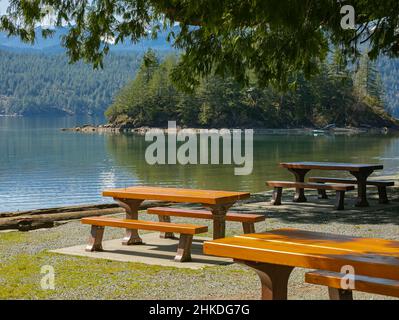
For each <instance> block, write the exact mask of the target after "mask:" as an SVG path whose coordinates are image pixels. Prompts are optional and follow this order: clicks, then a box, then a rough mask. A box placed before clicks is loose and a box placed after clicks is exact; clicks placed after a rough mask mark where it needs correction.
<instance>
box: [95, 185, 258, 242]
mask: <svg viewBox="0 0 399 320" xmlns="http://www.w3.org/2000/svg"><path fill="white" fill-rule="evenodd" d="M102 195H103V196H105V197H113V198H114V200H115V201H116V202H117V203H118V204H119V205H120V206H121V207H123V208H124V209H125V210H126V219H133V220H137V218H138V208H139V206H140V204H141V203H142V202H143V201H144V200H161V201H170V202H188V203H199V204H202V205H203V206H205V207H208V208H209V209H210V211H211V212H212V215H213V238H214V239H219V238H224V236H225V232H226V231H225V229H226V213H227V210H228V209H229V208H230V207H231V206H232V205H233V204H234V203H235V202H236V201H238V200H242V199H247V198H249V196H250V194H249V193H248V192H232V191H219V190H199V189H180V188H163V187H147V186H137V187H128V188H120V189H109V190H104V191H103V193H102ZM126 232H127V234H126V237H127V238H129V239H130V240H128V241H127V244H133V243H141V239H140V237H139V235H138V232H137V230H126Z"/></svg>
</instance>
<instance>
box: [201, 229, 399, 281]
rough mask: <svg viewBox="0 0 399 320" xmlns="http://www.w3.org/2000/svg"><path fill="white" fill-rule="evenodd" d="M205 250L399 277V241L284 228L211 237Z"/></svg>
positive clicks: (375, 275) (249, 259)
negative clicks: (221, 237) (233, 235)
mask: <svg viewBox="0 0 399 320" xmlns="http://www.w3.org/2000/svg"><path fill="white" fill-rule="evenodd" d="M204 252H205V253H206V254H210V255H216V256H222V257H229V258H233V259H236V260H246V261H255V262H264V263H271V264H278V265H286V266H292V267H302V268H311V269H321V270H328V271H333V272H340V271H341V268H342V267H343V266H345V265H350V266H353V267H354V268H355V272H356V273H358V274H361V275H365V276H371V277H382V276H383V277H384V278H387V279H392V280H399V241H391V240H384V239H367V238H355V237H347V236H339V235H331V234H324V233H317V232H309V231H300V230H295V229H281V230H275V231H272V232H265V233H260V234H249V235H243V236H238V237H232V238H224V239H218V240H215V241H207V242H205V243H204Z"/></svg>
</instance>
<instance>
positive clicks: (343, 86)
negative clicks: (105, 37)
mask: <svg viewBox="0 0 399 320" xmlns="http://www.w3.org/2000/svg"><path fill="white" fill-rule="evenodd" d="M177 59H178V57H177V56H175V55H170V56H168V57H166V58H165V59H164V60H163V61H160V59H158V58H157V56H156V54H155V53H154V52H152V51H149V52H147V53H146V55H145V57H144V59H143V61H142V63H141V66H140V69H139V71H138V73H137V75H136V77H135V79H134V80H132V81H130V82H129V83H128V84H127V85H126V86H125V87H124V88H123V89H122V90H121V91H120V92H118V94H117V95H116V96H115V98H114V102H113V103H112V105H111V106H110V107H109V108H108V110H107V111H106V116H107V118H108V119H109V121H110V123H111V125H112V126H114V127H118V128H122V129H123V128H137V127H143V126H149V127H163V126H165V125H166V124H167V121H168V120H176V121H177V122H178V124H179V125H181V126H182V127H212V128H220V127H253V128H290V127H304V126H307V127H323V126H326V125H328V124H331V123H334V124H336V125H338V126H354V127H360V126H373V127H396V126H398V121H397V120H395V119H394V118H393V117H392V116H391V115H390V114H389V113H388V112H386V110H385V109H384V105H385V103H386V102H385V100H384V99H385V91H384V86H383V82H382V78H381V75H380V73H379V72H378V70H377V68H376V65H375V64H374V63H373V62H371V61H370V60H369V58H368V57H367V54H364V55H363V57H362V58H361V59H360V62H359V65H358V66H356V68H355V66H352V67H348V66H347V65H346V64H345V63H344V62H343V60H342V57H341V55H340V52H339V51H338V50H337V51H335V52H334V53H333V54H332V57H331V59H329V62H328V63H323V64H322V65H321V66H320V67H321V70H322V71H321V73H320V74H319V75H317V76H315V77H313V78H312V79H311V80H306V79H305V78H304V77H303V76H301V77H298V78H297V79H295V82H294V84H295V85H294V86H292V88H290V90H287V91H280V90H277V89H274V88H273V87H272V86H269V87H266V88H260V87H259V86H257V84H256V80H255V79H253V81H252V83H251V84H250V85H249V86H241V85H240V84H239V83H237V82H236V81H234V80H233V79H232V78H229V77H226V78H221V77H220V76H215V75H212V76H208V77H206V78H204V79H203V80H202V81H201V83H200V84H199V85H198V87H197V88H195V90H194V91H193V92H182V91H180V90H179V89H178V88H177V87H176V85H175V83H174V82H173V81H172V80H171V73H172V72H173V68H174V66H175V65H176V63H177ZM350 68H352V69H354V68H355V69H356V70H355V72H353V71H351V70H350Z"/></svg>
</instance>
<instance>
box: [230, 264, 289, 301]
mask: <svg viewBox="0 0 399 320" xmlns="http://www.w3.org/2000/svg"><path fill="white" fill-rule="evenodd" d="M235 262H238V263H243V264H245V265H247V266H248V267H251V268H252V269H254V270H255V272H256V273H257V274H258V276H259V278H260V282H261V284H262V300H287V292H288V279H289V277H290V275H291V272H292V270H293V269H294V267H290V266H283V265H278V264H271V263H258V262H253V261H242V260H235Z"/></svg>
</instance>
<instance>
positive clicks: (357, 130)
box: [61, 124, 398, 135]
mask: <svg viewBox="0 0 399 320" xmlns="http://www.w3.org/2000/svg"><path fill="white" fill-rule="evenodd" d="M153 129H156V130H161V131H163V132H164V133H169V132H172V131H170V130H168V129H167V128H158V127H138V128H126V127H118V126H114V125H112V124H105V125H98V126H96V125H91V124H86V125H83V126H76V127H72V128H62V129H61V131H67V132H80V133H133V134H138V135H145V133H146V132H147V131H149V130H153ZM204 129H208V130H220V129H226V128H177V131H180V130H192V131H194V132H196V133H199V132H200V130H204ZM232 129H242V130H243V129H244V128H232ZM246 129H251V128H246ZM229 130H231V129H229ZM253 130H254V133H255V134H293V135H296V134H314V135H323V134H334V135H352V134H362V133H374V134H378V133H380V134H387V133H390V132H397V131H398V130H397V129H393V128H387V127H383V128H374V127H370V128H366V127H340V128H339V127H335V128H331V129H326V130H323V129H317V128H253ZM173 132H175V130H173Z"/></svg>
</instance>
